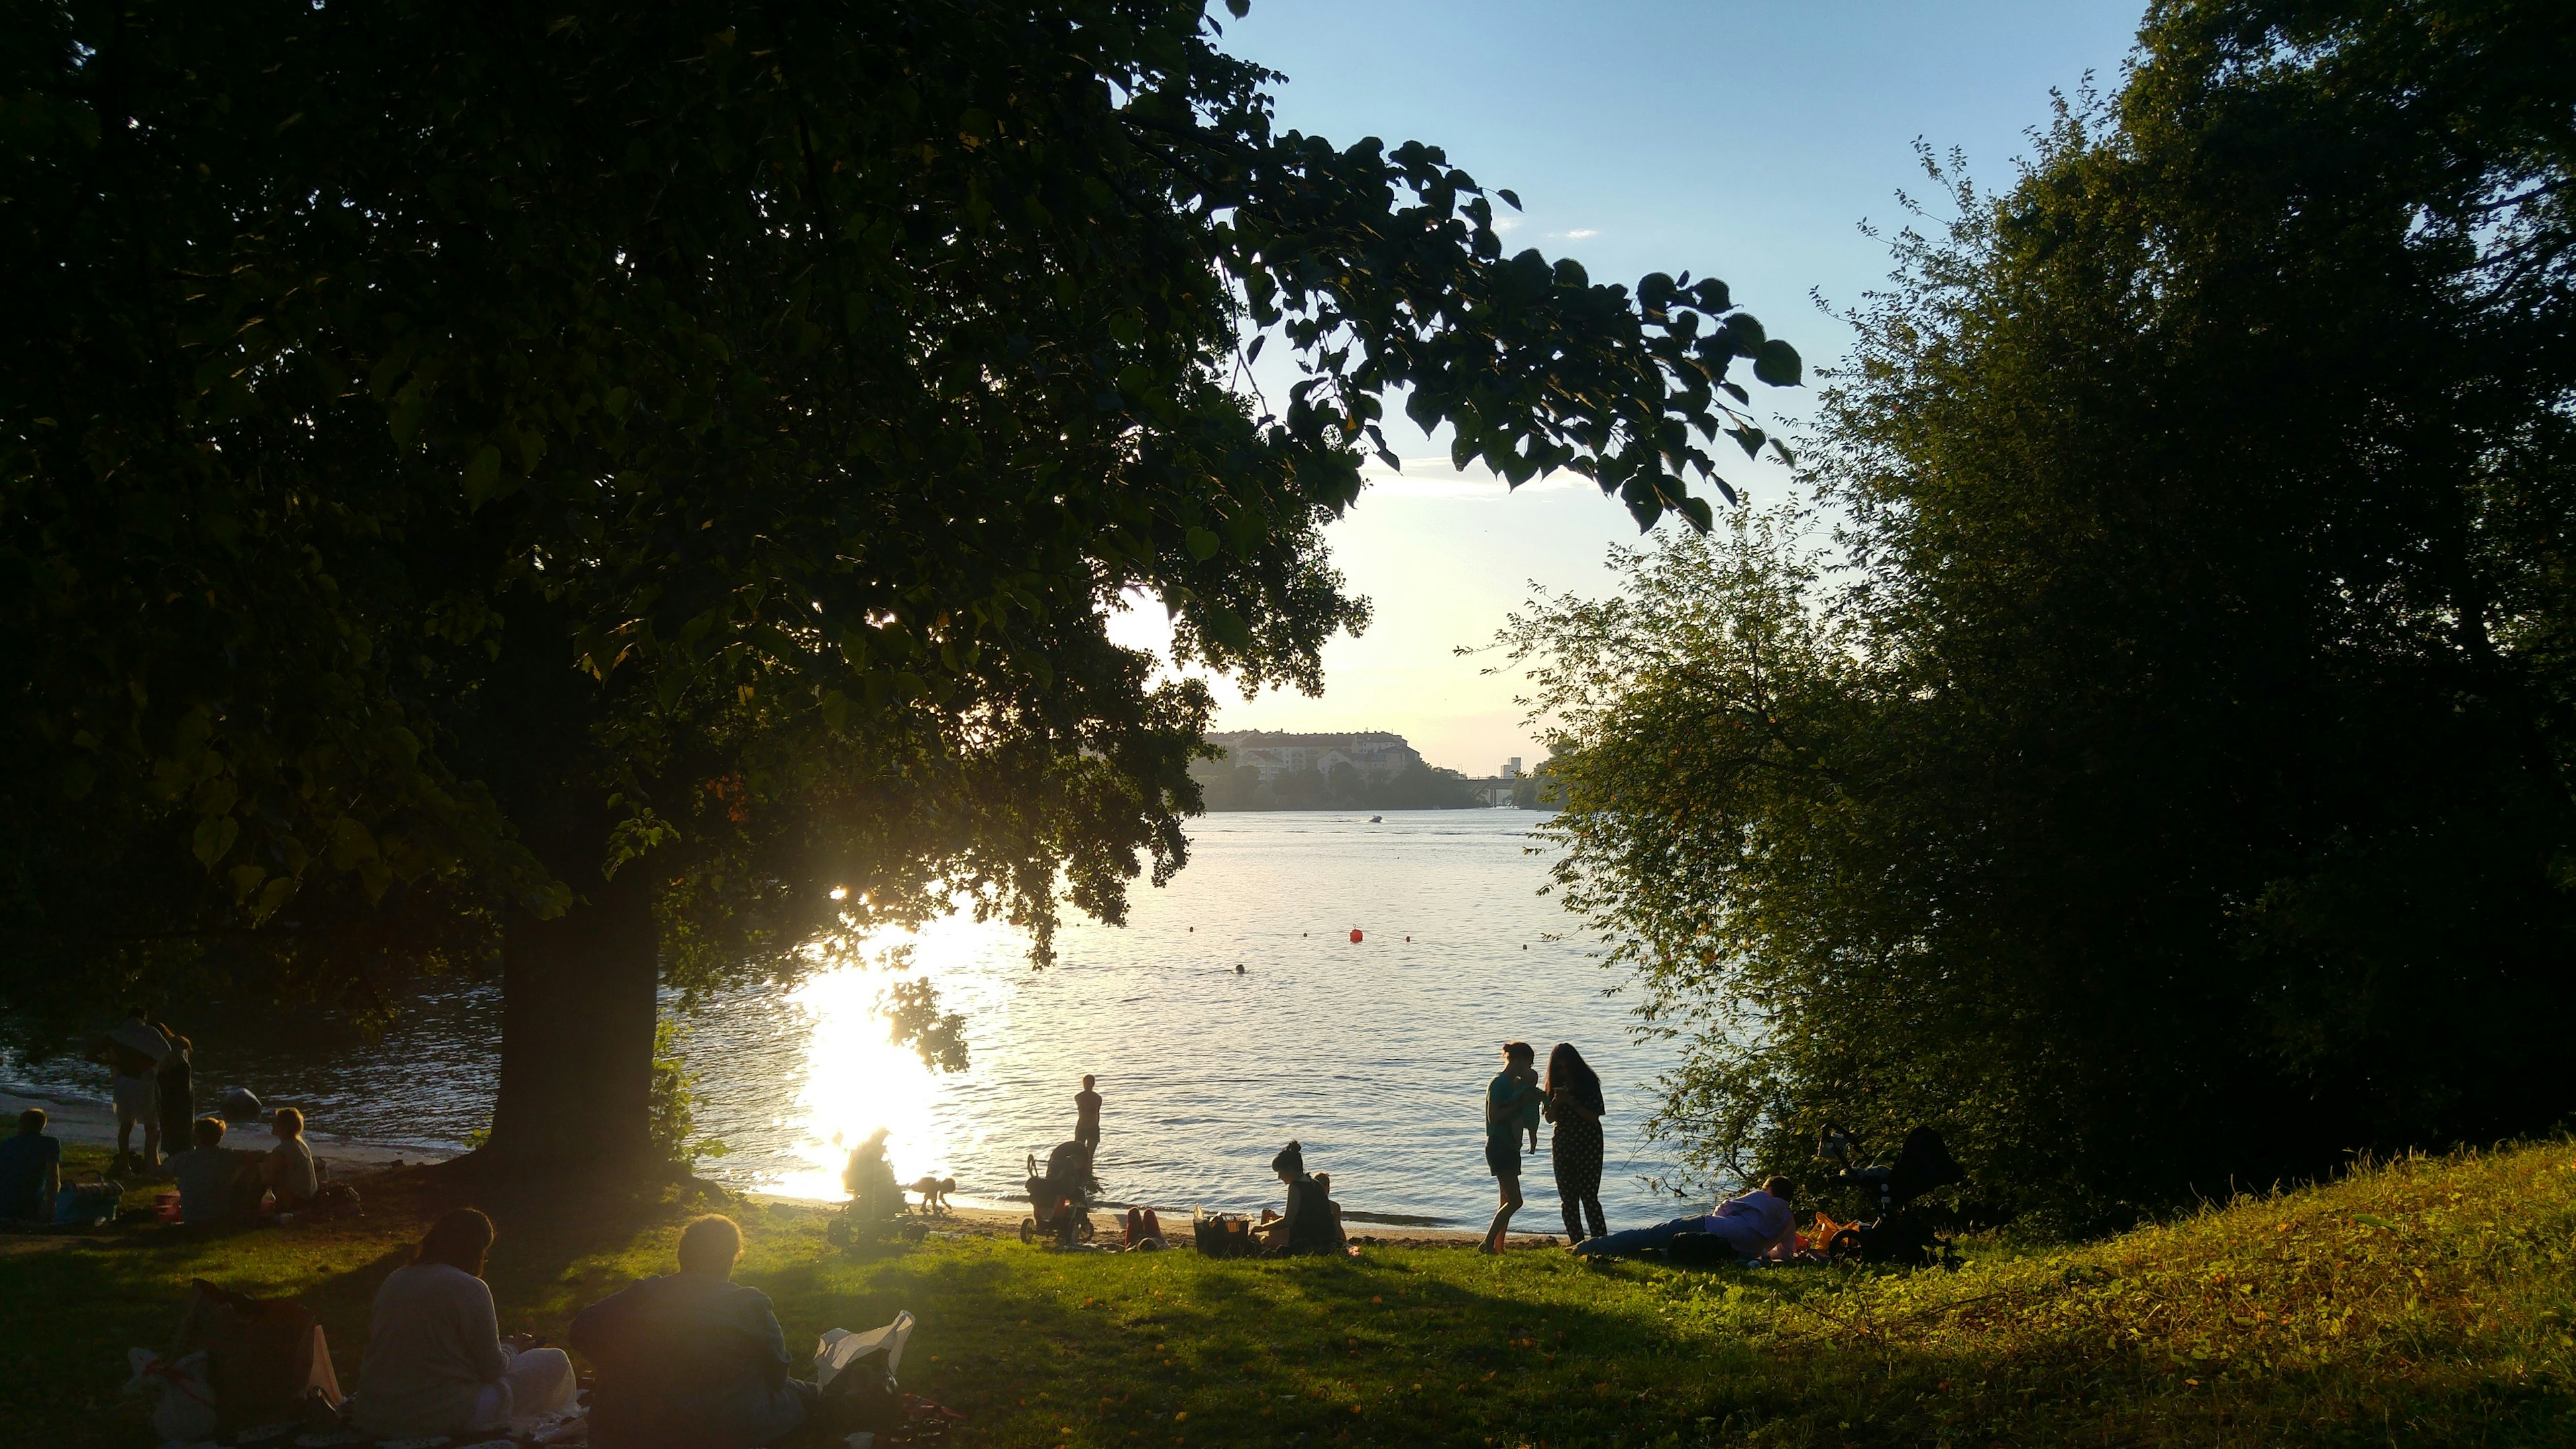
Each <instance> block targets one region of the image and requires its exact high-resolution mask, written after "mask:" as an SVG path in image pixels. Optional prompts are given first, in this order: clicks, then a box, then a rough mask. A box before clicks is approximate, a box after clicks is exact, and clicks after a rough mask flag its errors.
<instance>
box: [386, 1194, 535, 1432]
mask: <svg viewBox="0 0 2576 1449" xmlns="http://www.w3.org/2000/svg"><path fill="white" fill-rule="evenodd" d="M491 1249H492V1220H491V1219H490V1218H487V1217H485V1216H484V1215H483V1214H482V1213H480V1212H477V1211H476V1210H474V1209H473V1208H456V1209H453V1210H451V1211H449V1212H448V1213H446V1214H445V1215H443V1216H442V1217H440V1218H439V1219H438V1221H436V1222H434V1223H432V1224H430V1225H429V1232H428V1233H427V1234H425V1235H424V1236H423V1237H422V1238H421V1240H420V1246H419V1247H417V1248H414V1249H413V1250H412V1255H411V1261H410V1262H409V1263H407V1264H405V1265H403V1266H402V1267H399V1268H396V1269H395V1270H394V1271H393V1275H392V1276H391V1277H388V1278H387V1279H385V1281H384V1284H383V1286H382V1287H379V1288H378V1289H376V1300H375V1306H374V1307H373V1308H372V1309H370V1310H369V1312H368V1314H367V1356H366V1359H365V1360H364V1361H363V1362H362V1363H361V1365H360V1367H359V1370H358V1393H357V1404H356V1415H357V1425H358V1428H359V1429H360V1431H362V1432H364V1433H367V1434H371V1435H373V1436H375V1437H376V1438H379V1439H434V1438H437V1437H439V1436H456V1435H470V1434H481V1433H484V1432H486V1431H490V1430H497V1429H506V1428H507V1427H509V1423H510V1420H511V1418H512V1417H513V1416H515V1415H522V1414H548V1413H561V1412H563V1411H565V1410H568V1409H571V1408H572V1407H574V1405H575V1404H576V1403H577V1402H578V1399H577V1397H576V1396H577V1394H578V1392H579V1390H578V1387H577V1386H576V1385H575V1383H574V1381H573V1371H572V1360H571V1359H570V1358H568V1357H566V1356H565V1354H564V1351H563V1350H562V1349H559V1348H536V1347H533V1346H531V1341H530V1340H528V1339H526V1338H520V1339H516V1340H514V1341H512V1342H510V1343H504V1342H503V1341H502V1339H501V1327H500V1319H499V1316H498V1315H497V1314H496V1313H495V1312H494V1310H493V1307H492V1290H491V1288H489V1287H488V1286H486V1285H485V1284H484V1282H483V1259H484V1256H485V1255H486V1254H488V1253H489V1252H490V1251H491Z"/></svg>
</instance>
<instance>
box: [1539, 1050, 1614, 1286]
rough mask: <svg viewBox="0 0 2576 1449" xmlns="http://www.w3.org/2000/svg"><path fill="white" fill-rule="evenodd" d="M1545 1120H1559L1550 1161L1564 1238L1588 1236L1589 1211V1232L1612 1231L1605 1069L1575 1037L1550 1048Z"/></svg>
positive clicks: (1550, 1141) (1550, 1147) (1551, 1139)
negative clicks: (1605, 1185) (1606, 1191)
mask: <svg viewBox="0 0 2576 1449" xmlns="http://www.w3.org/2000/svg"><path fill="white" fill-rule="evenodd" d="M1545 1090H1546V1092H1547V1120H1549V1121H1550V1122H1553V1123H1555V1124H1556V1131H1555V1133H1554V1134H1553V1135H1552V1136H1550V1137H1549V1138H1548V1161H1549V1165H1551V1166H1552V1167H1554V1168H1555V1169H1556V1198H1557V1203H1558V1205H1559V1206H1560V1207H1562V1208H1563V1209H1564V1210H1565V1240H1566V1242H1567V1243H1569V1244H1572V1243H1579V1242H1582V1241H1583V1239H1584V1216H1585V1214H1587V1213H1588V1214H1590V1216H1591V1219H1592V1222H1591V1228H1592V1231H1591V1236H1593V1237H1596V1238H1597V1237H1600V1236H1601V1235H1602V1234H1604V1233H1607V1232H1609V1231H1610V1225H1609V1222H1608V1220H1607V1219H1605V1218H1604V1217H1602V1215H1601V1155H1602V1154H1601V1118H1602V1115H1603V1114H1604V1113H1605V1112H1607V1111H1608V1110H1609V1106H1608V1104H1607V1103H1605V1102H1604V1101H1602V1099H1601V1074H1600V1073H1599V1072H1596V1071H1594V1070H1592V1064H1591V1063H1590V1062H1587V1061H1585V1060H1584V1059H1583V1053H1581V1052H1579V1051H1576V1050H1575V1049H1574V1043H1572V1042H1564V1041H1561V1042H1558V1043H1557V1044H1556V1050H1554V1051H1552V1052H1549V1053H1548V1054H1547V1086H1546V1089H1545Z"/></svg>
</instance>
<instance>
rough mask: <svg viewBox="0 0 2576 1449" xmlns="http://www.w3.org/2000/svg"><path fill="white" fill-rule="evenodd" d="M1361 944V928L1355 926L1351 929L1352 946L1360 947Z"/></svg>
mask: <svg viewBox="0 0 2576 1449" xmlns="http://www.w3.org/2000/svg"><path fill="white" fill-rule="evenodd" d="M1359 943H1360V928H1359V927H1357V926H1353V927H1351V944H1352V945H1354V946H1356V945H1358V944H1359Z"/></svg>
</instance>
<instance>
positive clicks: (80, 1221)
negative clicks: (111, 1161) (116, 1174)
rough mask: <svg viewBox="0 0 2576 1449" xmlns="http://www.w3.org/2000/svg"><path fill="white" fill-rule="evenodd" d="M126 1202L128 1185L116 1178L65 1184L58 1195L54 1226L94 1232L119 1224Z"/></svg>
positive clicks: (57, 1192)
mask: <svg viewBox="0 0 2576 1449" xmlns="http://www.w3.org/2000/svg"><path fill="white" fill-rule="evenodd" d="M124 1201H125V1184H124V1183H121V1182H118V1181H116V1180H115V1179H113V1178H105V1179H101V1180H100V1181H97V1182H77V1183H75V1182H67V1183H64V1184H63V1185H62V1186H61V1187H60V1188H57V1189H56V1190H55V1192H54V1226H56V1227H59V1228H91V1227H97V1226H100V1225H101V1224H104V1223H112V1222H115V1221H116V1212H117V1208H118V1206H119V1205H120V1204H122V1203H123V1202H124Z"/></svg>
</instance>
